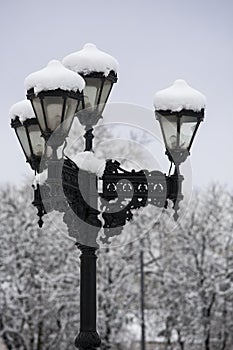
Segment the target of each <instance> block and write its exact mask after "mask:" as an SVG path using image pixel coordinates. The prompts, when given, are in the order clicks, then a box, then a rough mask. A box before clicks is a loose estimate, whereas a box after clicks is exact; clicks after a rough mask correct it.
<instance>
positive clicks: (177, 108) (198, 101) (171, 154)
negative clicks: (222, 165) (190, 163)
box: [154, 79, 206, 164]
mask: <svg viewBox="0 0 233 350" xmlns="http://www.w3.org/2000/svg"><path fill="white" fill-rule="evenodd" d="M205 104H206V99H205V96H204V95H203V94H201V93H200V92H199V91H197V90H194V89H193V88H191V87H190V86H189V85H188V84H187V83H186V82H185V81H184V80H181V79H180V80H176V81H175V82H174V84H173V85H172V86H170V87H169V88H167V89H164V90H161V91H159V92H157V93H156V95H155V98H154V106H155V114H156V117H157V119H158V120H159V122H160V126H161V130H162V135H163V138H164V142H165V146H166V154H167V155H168V158H169V160H170V161H172V162H174V163H175V164H180V163H182V162H184V161H185V160H186V158H187V157H188V155H189V152H190V148H191V146H192V143H193V140H194V137H195V135H196V132H197V129H198V127H199V125H200V123H201V121H202V120H203V118H204V109H205Z"/></svg>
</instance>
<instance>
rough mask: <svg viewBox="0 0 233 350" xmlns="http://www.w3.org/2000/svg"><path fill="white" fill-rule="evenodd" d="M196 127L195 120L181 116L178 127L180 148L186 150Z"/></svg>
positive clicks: (191, 117)
mask: <svg viewBox="0 0 233 350" xmlns="http://www.w3.org/2000/svg"><path fill="white" fill-rule="evenodd" d="M196 125H197V118H195V117H193V116H187V115H183V116H182V118H181V127H180V147H181V148H183V149H185V148H186V149H188V148H189V145H190V142H191V139H192V136H193V133H194V132H195V129H196Z"/></svg>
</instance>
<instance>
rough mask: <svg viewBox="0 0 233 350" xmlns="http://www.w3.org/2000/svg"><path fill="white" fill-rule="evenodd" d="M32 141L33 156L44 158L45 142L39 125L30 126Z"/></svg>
mask: <svg viewBox="0 0 233 350" xmlns="http://www.w3.org/2000/svg"><path fill="white" fill-rule="evenodd" d="M28 131H29V135H30V140H31V144H32V149H33V154H34V155H35V156H38V157H42V155H43V153H44V149H45V141H44V139H43V138H42V137H41V131H40V129H39V126H38V125H30V126H29V127H28Z"/></svg>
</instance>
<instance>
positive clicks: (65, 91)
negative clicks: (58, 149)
mask: <svg viewBox="0 0 233 350" xmlns="http://www.w3.org/2000/svg"><path fill="white" fill-rule="evenodd" d="M25 86H26V89H27V98H28V99H29V100H30V101H31V103H32V106H33V109H34V112H35V115H36V117H37V120H38V123H39V126H40V129H41V131H42V135H43V137H44V138H45V140H46V141H47V140H48V139H49V137H50V136H51V134H52V133H53V131H55V130H56V129H57V132H56V136H57V137H56V141H57V146H59V145H60V144H62V143H63V142H64V140H65V138H66V136H67V135H68V132H69V130H70V127H71V125H72V121H73V118H74V114H75V111H76V109H77V107H78V104H79V103H80V101H82V99H83V94H82V90H83V88H84V86H85V82H84V80H83V78H82V77H81V76H80V75H78V74H76V73H74V72H71V71H70V70H69V69H66V68H65V67H64V66H63V65H62V64H61V63H60V62H59V61H57V60H52V61H50V62H49V63H48V65H47V67H46V68H44V69H42V70H40V71H38V72H35V73H32V74H30V75H29V76H28V77H27V78H26V79H25Z"/></svg>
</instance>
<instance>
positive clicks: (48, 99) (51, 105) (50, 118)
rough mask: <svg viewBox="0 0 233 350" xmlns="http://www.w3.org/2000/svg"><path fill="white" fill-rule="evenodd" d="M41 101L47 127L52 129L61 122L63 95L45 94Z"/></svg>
mask: <svg viewBox="0 0 233 350" xmlns="http://www.w3.org/2000/svg"><path fill="white" fill-rule="evenodd" d="M43 101H44V109H45V114H46V120H47V125H48V128H49V129H50V130H51V131H54V130H55V129H56V128H57V127H58V126H59V125H60V124H61V118H62V109H63V101H64V100H63V97H62V96H45V97H44V99H43Z"/></svg>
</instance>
